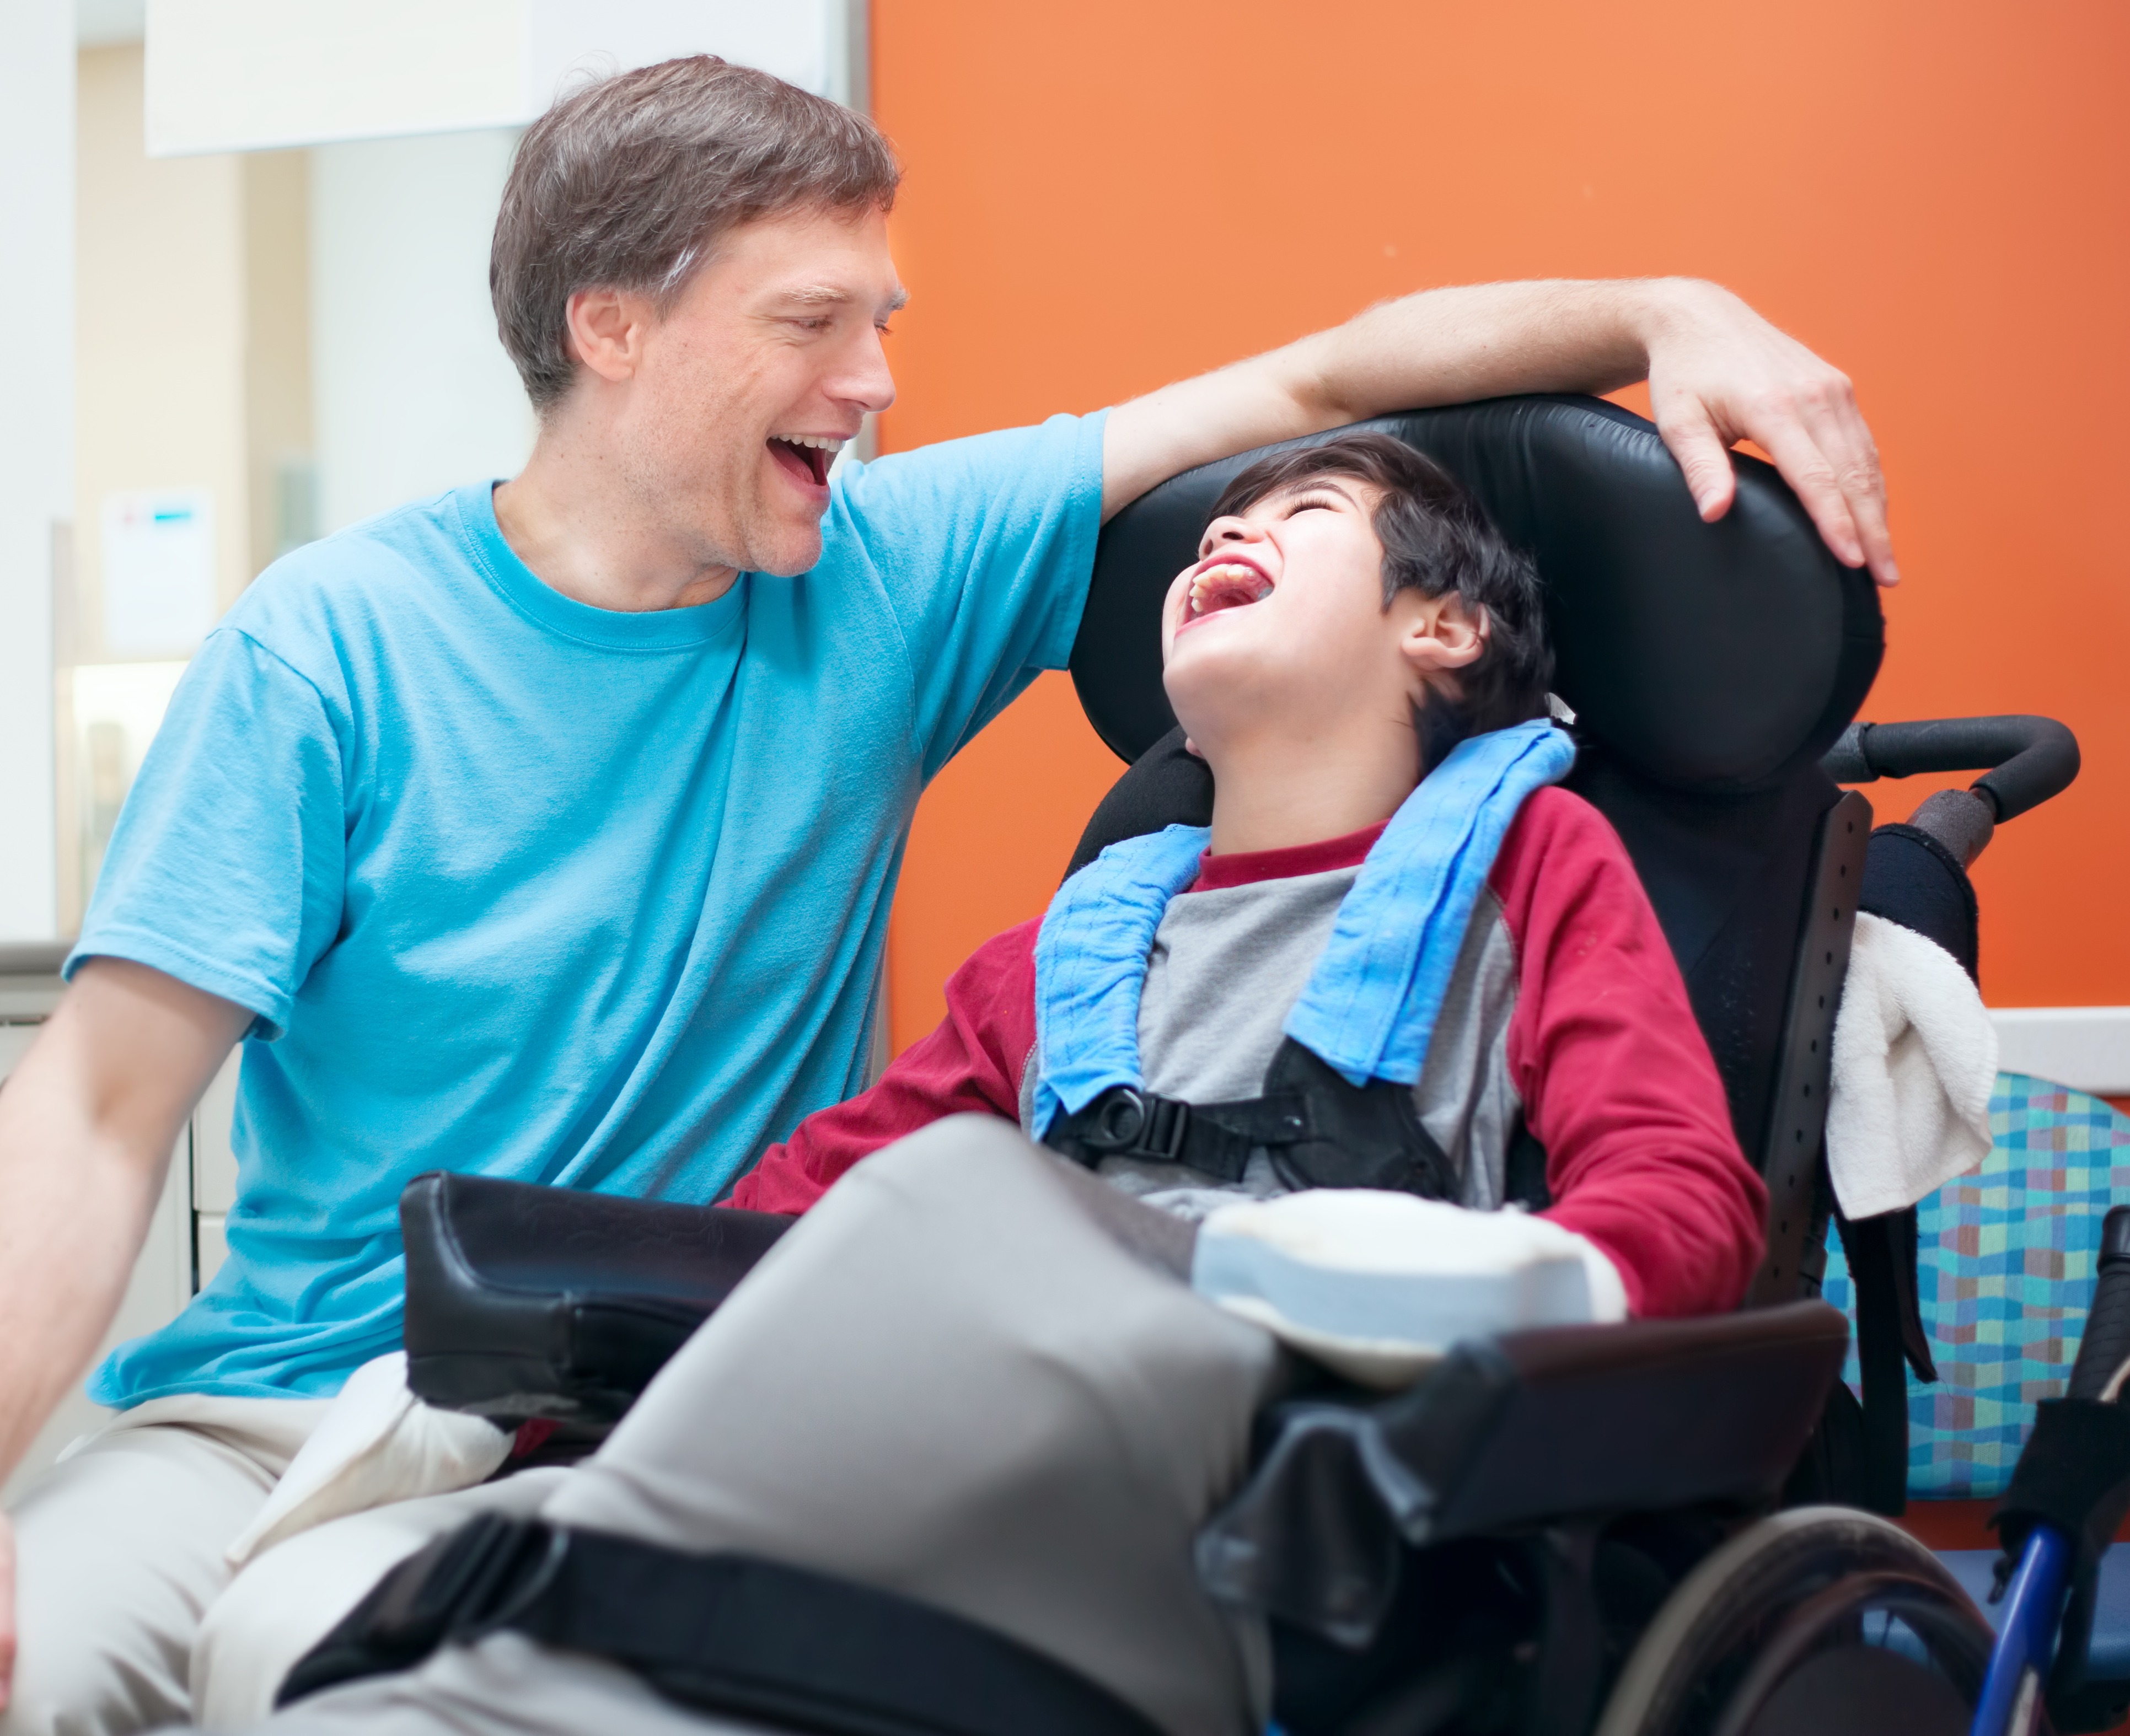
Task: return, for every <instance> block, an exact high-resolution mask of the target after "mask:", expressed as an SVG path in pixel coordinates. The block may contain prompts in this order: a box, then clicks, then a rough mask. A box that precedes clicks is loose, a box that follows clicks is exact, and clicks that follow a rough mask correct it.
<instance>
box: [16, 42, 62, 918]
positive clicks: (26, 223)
mask: <svg viewBox="0 0 2130 1736" xmlns="http://www.w3.org/2000/svg"><path fill="white" fill-rule="evenodd" d="M0 43H4V44H5V45H6V50H5V52H4V53H0V236H5V237H6V238H7V242H6V245H7V269H6V270H5V271H4V272H0V331H8V332H11V333H14V334H17V336H18V338H19V340H20V341H17V342H16V343H14V344H12V345H11V346H9V347H10V354H9V356H8V367H7V391H6V392H5V393H4V394H0V940H45V939H48V938H50V937H51V936H52V935H53V934H55V932H57V923H58V915H57V907H56V904H55V886H56V869H55V853H54V842H55V832H54V825H55V822H54V818H53V809H52V791H53V758H52V742H53V722H52V717H53V713H52V560H53V545H54V537H55V532H57V531H58V530H59V528H60V527H62V526H63V525H64V524H65V522H66V521H67V520H68V518H69V517H70V515H71V514H72V513H73V510H74V8H73V7H72V6H71V5H70V4H69V3H68V0H0Z"/></svg>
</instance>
